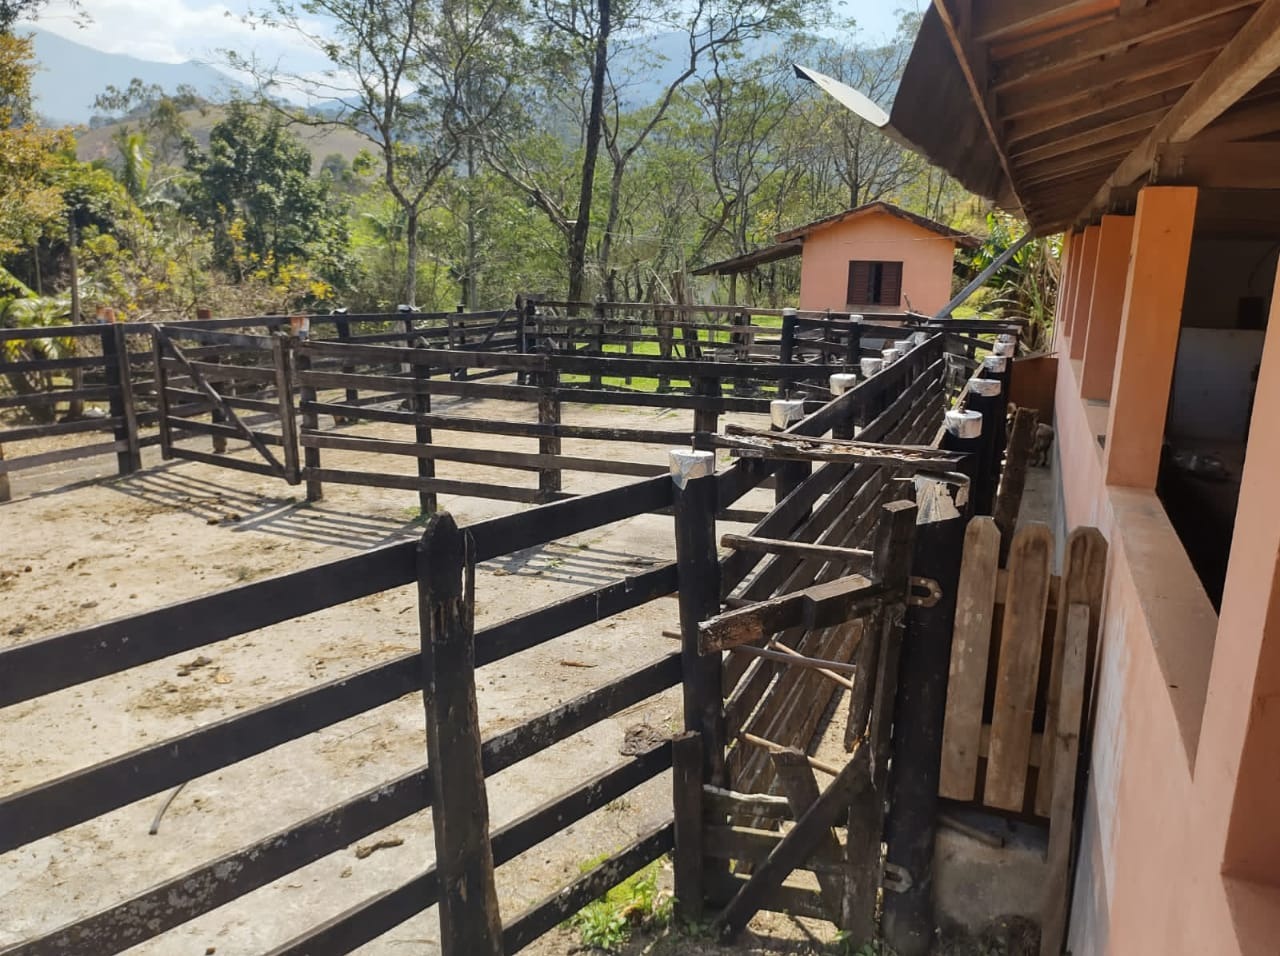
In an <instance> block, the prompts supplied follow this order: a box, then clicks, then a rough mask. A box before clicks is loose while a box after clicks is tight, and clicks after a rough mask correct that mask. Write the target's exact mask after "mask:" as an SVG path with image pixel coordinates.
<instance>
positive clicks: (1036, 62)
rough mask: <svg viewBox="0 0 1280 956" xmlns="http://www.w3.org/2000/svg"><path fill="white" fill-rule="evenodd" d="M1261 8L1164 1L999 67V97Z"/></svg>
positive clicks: (1224, 1)
mask: <svg viewBox="0 0 1280 956" xmlns="http://www.w3.org/2000/svg"><path fill="white" fill-rule="evenodd" d="M1256 5H1257V0H1161V2H1160V3H1158V4H1155V5H1154V6H1146V7H1144V8H1142V9H1140V10H1136V11H1133V12H1130V13H1126V12H1125V10H1124V8H1123V7H1121V10H1120V15H1119V16H1117V17H1114V18H1112V19H1110V20H1106V21H1104V22H1102V23H1099V24H1097V25H1095V26H1091V27H1086V28H1085V29H1082V30H1078V31H1076V32H1074V33H1071V34H1068V35H1067V36H1063V37H1059V38H1058V39H1055V40H1051V41H1049V42H1046V43H1041V44H1037V45H1036V46H1034V47H1033V48H1031V49H1028V50H1024V51H1021V52H1019V53H1014V54H1012V55H1010V56H1008V57H1005V58H1004V59H1003V60H1001V61H999V62H998V63H996V64H995V74H996V75H995V90H996V92H997V93H999V92H1002V91H1003V90H1005V89H1008V88H1009V87H1011V86H1015V85H1018V84H1021V83H1026V82H1028V81H1030V80H1034V79H1037V78H1039V77H1043V76H1045V75H1046V74H1052V73H1057V72H1060V71H1062V70H1065V69H1068V68H1070V67H1073V66H1077V65H1079V64H1082V63H1086V62H1090V61H1092V60H1095V59H1097V58H1098V57H1103V56H1107V55H1108V54H1112V53H1118V52H1120V51H1122V50H1125V49H1128V48H1129V47H1131V46H1133V45H1134V44H1135V43H1143V42H1145V41H1148V40H1153V39H1157V38H1164V37H1168V36H1171V35H1183V34H1186V33H1187V32H1188V31H1191V33H1192V35H1191V37H1189V38H1188V39H1189V41H1190V42H1195V41H1194V31H1195V29H1196V28H1198V27H1199V26H1200V25H1201V24H1203V23H1204V22H1205V21H1207V20H1212V19H1213V18H1214V17H1217V16H1219V15H1220V14H1223V13H1227V12H1230V11H1232V10H1240V9H1243V8H1246V7H1252V6H1256Z"/></svg>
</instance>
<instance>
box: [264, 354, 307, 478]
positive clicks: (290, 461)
mask: <svg viewBox="0 0 1280 956" xmlns="http://www.w3.org/2000/svg"><path fill="white" fill-rule="evenodd" d="M295 341H297V340H296V339H294V338H293V337H292V336H291V335H289V333H288V331H283V332H276V333H275V334H274V335H272V336H271V361H272V363H273V365H274V366H275V370H276V406H277V408H278V409H279V415H280V441H281V445H282V447H281V453H282V455H283V456H284V477H285V481H287V482H289V484H291V485H296V484H297V483H298V482H299V481H300V480H301V475H300V469H299V468H298V424H297V422H296V421H295V419H294V414H293V383H294V381H295V376H294V374H293V363H292V361H290V359H291V357H292V355H293V344H294V342H295Z"/></svg>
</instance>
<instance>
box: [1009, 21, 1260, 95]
mask: <svg viewBox="0 0 1280 956" xmlns="http://www.w3.org/2000/svg"><path fill="white" fill-rule="evenodd" d="M1248 19H1249V14H1248V11H1236V12H1234V13H1228V14H1226V15H1225V16H1222V17H1218V18H1216V19H1214V20H1212V21H1210V22H1209V23H1206V24H1204V25H1202V26H1201V27H1200V28H1199V29H1197V30H1195V31H1193V32H1191V33H1186V34H1177V35H1174V36H1171V37H1166V38H1165V39H1163V40H1152V41H1150V42H1147V43H1143V44H1140V45H1138V46H1136V47H1133V48H1132V49H1130V50H1128V51H1126V52H1124V53H1118V54H1116V55H1114V56H1110V57H1107V58H1105V59H1100V60H1096V61H1092V62H1090V63H1087V64H1084V65H1082V66H1078V67H1075V68H1073V69H1072V70H1070V71H1068V72H1066V73H1063V74H1060V75H1058V76H1052V77H1046V78H1042V79H1041V80H1038V81H1036V82H1035V83H1028V84H1026V85H1023V86H1019V87H1016V88H1015V89H1013V90H1010V91H1009V92H1007V93H1003V94H1001V95H1000V96H999V98H998V102H999V104H1000V112H999V114H998V115H999V116H1000V117H1001V119H1005V120H1011V119H1017V118H1018V117H1020V116H1025V115H1027V114H1028V113H1040V112H1044V111H1046V110H1051V109H1053V108H1055V107H1057V106H1062V105H1065V104H1067V103H1071V102H1074V101H1075V100H1078V99H1081V98H1082V97H1086V96H1089V95H1090V94H1092V93H1094V92H1096V91H1098V90H1102V89H1106V88H1108V87H1112V86H1117V85H1119V84H1133V83H1138V82H1141V81H1142V80H1146V79H1153V80H1154V79H1155V78H1158V77H1162V76H1169V75H1170V74H1171V73H1173V72H1174V71H1175V70H1176V69H1177V67H1179V66H1182V65H1184V64H1186V63H1192V62H1197V63H1202V64H1207V63H1209V62H1210V61H1211V59H1212V58H1213V55H1214V54H1215V53H1217V52H1218V51H1219V50H1221V49H1222V48H1223V47H1225V46H1226V45H1227V44H1228V43H1229V42H1231V39H1232V37H1234V36H1235V35H1236V34H1237V33H1239V32H1240V28H1241V27H1242V26H1244V24H1245V22H1246V21H1247V20H1248ZM1175 85H1176V84H1175Z"/></svg>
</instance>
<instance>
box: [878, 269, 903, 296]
mask: <svg viewBox="0 0 1280 956" xmlns="http://www.w3.org/2000/svg"><path fill="white" fill-rule="evenodd" d="M880 270H881V271H880V300H879V302H878V303H877V304H878V305H900V304H901V303H902V263H901V262H882V263H880Z"/></svg>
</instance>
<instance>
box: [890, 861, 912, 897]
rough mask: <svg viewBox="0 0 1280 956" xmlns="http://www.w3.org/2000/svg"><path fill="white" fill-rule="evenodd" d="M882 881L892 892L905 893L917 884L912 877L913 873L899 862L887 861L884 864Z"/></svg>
mask: <svg viewBox="0 0 1280 956" xmlns="http://www.w3.org/2000/svg"><path fill="white" fill-rule="evenodd" d="M882 883H883V886H884V888H885V890H887V891H889V892H892V893H905V892H907V890H909V889H911V887H912V886H914V885H915V881H914V880H913V879H911V874H910V873H908V872H907V871H906V869H905V868H904V867H902V866H899V865H898V864H897V863H886V864H885V865H884V879H883V881H882Z"/></svg>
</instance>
